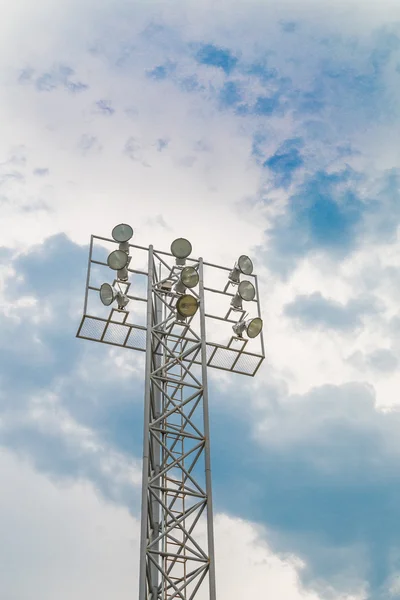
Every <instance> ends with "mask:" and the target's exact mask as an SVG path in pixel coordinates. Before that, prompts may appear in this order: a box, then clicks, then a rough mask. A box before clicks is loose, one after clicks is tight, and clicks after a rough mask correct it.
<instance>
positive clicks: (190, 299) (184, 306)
mask: <svg viewBox="0 0 400 600" xmlns="http://www.w3.org/2000/svg"><path fill="white" fill-rule="evenodd" d="M198 308H199V302H198V300H197V298H195V297H194V296H191V295H190V294H184V295H183V296H181V297H180V298H179V299H178V301H177V303H176V310H177V312H178V315H180V316H181V317H183V318H184V319H186V318H187V317H193V315H195V314H196V312H197V309H198Z"/></svg>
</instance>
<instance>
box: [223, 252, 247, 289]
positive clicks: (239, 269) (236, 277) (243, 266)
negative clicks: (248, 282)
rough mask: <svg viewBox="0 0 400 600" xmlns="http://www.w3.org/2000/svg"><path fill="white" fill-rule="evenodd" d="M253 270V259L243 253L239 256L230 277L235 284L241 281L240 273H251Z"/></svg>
mask: <svg viewBox="0 0 400 600" xmlns="http://www.w3.org/2000/svg"><path fill="white" fill-rule="evenodd" d="M252 272H253V263H252V261H251V259H250V258H249V257H248V256H246V255H245V254H242V255H241V256H239V258H238V260H237V262H236V263H235V266H234V267H233V269H232V271H231V272H230V273H229V275H228V279H229V281H230V282H231V283H232V284H233V285H237V284H238V283H239V282H240V273H243V275H251V274H252Z"/></svg>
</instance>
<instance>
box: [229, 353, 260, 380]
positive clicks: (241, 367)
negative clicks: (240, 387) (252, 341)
mask: <svg viewBox="0 0 400 600" xmlns="http://www.w3.org/2000/svg"><path fill="white" fill-rule="evenodd" d="M260 360H261V356H254V355H252V354H242V355H241V356H240V357H239V359H238V361H237V363H236V365H235V368H234V371H243V372H244V373H246V374H248V375H251V374H253V373H254V371H255V370H256V368H257V367H258V365H259V362H260Z"/></svg>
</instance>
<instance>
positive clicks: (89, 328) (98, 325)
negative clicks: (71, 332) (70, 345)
mask: <svg viewBox="0 0 400 600" xmlns="http://www.w3.org/2000/svg"><path fill="white" fill-rule="evenodd" d="M105 325H106V324H105V322H104V321H99V320H98V319H94V318H93V317H85V320H84V322H83V325H82V329H81V331H80V333H79V335H80V336H82V337H87V338H90V339H92V340H99V339H100V338H101V336H102V334H103V331H104V327H105Z"/></svg>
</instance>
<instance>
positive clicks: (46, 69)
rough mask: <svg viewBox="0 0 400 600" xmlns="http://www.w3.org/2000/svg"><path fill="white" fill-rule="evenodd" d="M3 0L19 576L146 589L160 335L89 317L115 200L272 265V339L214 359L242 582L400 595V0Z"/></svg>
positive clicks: (8, 380)
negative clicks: (241, 363)
mask: <svg viewBox="0 0 400 600" xmlns="http://www.w3.org/2000/svg"><path fill="white" fill-rule="evenodd" d="M4 14H5V18H4V19H2V24H1V25H0V40H1V41H0V57H1V58H0V90H1V91H0V114H1V116H2V123H3V126H2V136H1V140H0V153H1V156H0V206H1V209H2V210H1V212H2V215H1V220H0V228H1V239H2V243H1V247H0V256H1V260H0V299H1V301H0V310H1V328H0V331H1V332H0V353H1V359H0V365H1V367H0V380H1V383H2V386H1V392H0V411H1V412H0V477H1V479H2V482H3V486H2V487H3V488H4V489H6V492H5V493H4V494H2V497H1V498H0V532H1V534H2V535H1V537H2V539H3V540H6V541H5V543H3V544H2V548H1V549H0V565H5V568H4V569H3V571H4V572H2V573H1V577H0V597H4V598H12V599H13V600H27V598H28V597H29V598H30V597H31V590H32V589H40V595H39V596H38V597H40V600H52V599H53V598H54V595H57V598H58V599H59V600H67V599H68V600H69V598H71V597H74V598H76V599H77V600H81V599H82V600H83V598H87V597H89V596H90V597H96V598H98V599H99V600H103V598H104V599H105V598H109V597H110V595H111V594H112V595H113V597H114V598H116V599H117V600H125V599H127V598H128V597H129V598H131V597H132V594H133V595H135V594H136V591H135V590H136V588H137V573H138V544H139V516H140V515H139V499H140V468H141V461H140V457H141V443H142V440H141V435H142V402H143V357H142V356H138V355H136V354H135V353H134V352H129V351H120V350H118V349H115V348H111V349H109V348H107V347H103V346H102V345H96V344H94V343H89V342H85V341H82V340H77V339H76V338H75V333H76V330H77V327H78V325H79V322H80V318H81V314H82V306H83V293H84V285H85V271H86V264H87V253H88V242H89V238H90V234H91V233H95V234H97V235H104V236H108V235H109V234H110V232H111V229H112V227H113V226H114V225H115V224H116V223H118V222H128V223H130V224H131V225H132V226H133V227H134V229H135V241H136V243H137V244H139V245H145V246H147V245H148V244H150V243H152V244H154V245H155V246H156V247H158V248H160V249H168V247H169V245H170V243H171V241H172V240H173V239H174V238H176V237H181V236H183V237H187V238H188V239H190V240H191V242H192V244H193V251H194V254H196V255H202V256H204V258H205V259H207V260H210V261H211V262H215V263H220V264H227V265H230V264H231V263H232V262H233V261H234V260H235V259H236V258H237V256H238V255H239V254H249V255H250V256H251V257H252V258H253V259H254V263H255V267H256V271H257V273H258V275H259V283H260V294H261V296H262V312H263V318H264V331H265V343H266V351H267V358H266V361H265V362H264V363H263V365H262V367H261V369H260V371H259V372H258V374H257V376H256V378H255V379H254V380H253V379H247V378H241V377H238V376H232V378H231V379H229V378H225V377H222V376H221V375H220V374H219V373H218V372H211V373H210V399H211V402H210V404H211V426H212V458H213V478H214V479H213V481H214V500H215V512H216V522H215V527H216V543H217V585H218V596H219V597H220V598H221V600H228V598H229V600H236V599H237V600H239V599H241V598H243V597H246V596H250V595H257V597H258V596H259V595H260V589H262V590H266V593H267V592H268V596H271V597H274V598H276V599H279V598H285V600H331V599H332V600H390V599H391V598H398V597H400V584H399V577H400V543H399V538H400V536H399V533H400V532H399V531H398V523H399V522H400V513H399V510H400V509H399V506H400V504H399V494H400V479H399V474H398V471H399V470H398V461H399V458H400V442H399V440H400V419H399V406H400V402H399V398H398V389H399V384H400V372H399V359H400V344H399V342H398V339H399V332H400V317H399V313H398V298H399V293H400V249H399V238H398V230H399V224H400V197H399V181H400V179H399V178H400V167H399V162H400V153H399V150H398V138H399V133H400V114H399V110H400V109H399V106H400V102H399V100H400V8H399V7H398V6H397V3H396V2H391V1H389V0H382V2H381V3H380V4H379V7H378V6H375V5H372V3H370V4H368V3H365V2H361V1H359V0H352V1H349V2H347V3H340V2H331V3H330V2H328V1H327V0H320V2H318V3H316V2H312V1H306V0H304V1H303V0H298V1H297V2H294V1H293V2H289V1H287V2H284V3H282V2H279V3H278V2H270V3H268V4H267V3H265V2H261V0H251V1H250V0H249V1H248V2H244V1H243V2H241V1H237V2H235V1H234V0H221V1H220V2H204V3H202V4H201V5H199V4H198V3H196V2H193V1H192V0H187V1H184V0H173V1H172V2H171V3H169V4H168V7H166V6H164V5H161V4H160V3H142V2H136V3H133V4H132V5H129V6H128V5H127V4H125V3H123V2H120V1H119V0H117V1H116V2H115V1H114V2H108V1H106V2H104V3H102V4H101V5H100V6H99V5H98V3H94V2H92V1H91V0H84V1H83V2H81V3H78V2H64V1H60V2H59V3H57V7H55V6H54V5H53V3H50V2H48V1H46V0H39V2H37V3H35V6H33V5H32V4H30V3H29V4H28V3H26V2H25V0H20V1H19V2H17V3H14V4H13V5H10V6H8V7H7V8H5V13H4ZM0 571H1V568H0ZM60 590H61V591H60ZM205 598H206V597H205V596H204V600H205Z"/></svg>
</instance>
